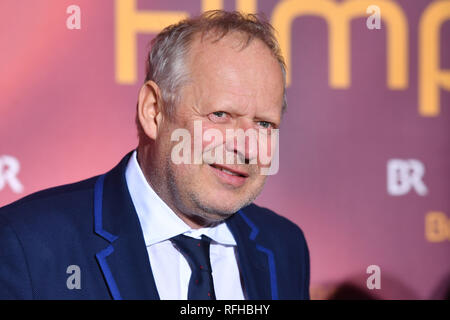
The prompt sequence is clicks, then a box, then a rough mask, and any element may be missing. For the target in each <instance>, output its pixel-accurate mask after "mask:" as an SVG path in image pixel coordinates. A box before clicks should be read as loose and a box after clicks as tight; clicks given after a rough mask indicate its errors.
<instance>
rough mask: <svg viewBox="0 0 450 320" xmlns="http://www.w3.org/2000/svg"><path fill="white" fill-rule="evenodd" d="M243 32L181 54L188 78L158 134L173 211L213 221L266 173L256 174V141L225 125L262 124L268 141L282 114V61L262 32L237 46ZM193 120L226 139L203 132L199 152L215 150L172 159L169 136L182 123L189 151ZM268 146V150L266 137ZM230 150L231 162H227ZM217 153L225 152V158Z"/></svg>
mask: <svg viewBox="0 0 450 320" xmlns="http://www.w3.org/2000/svg"><path fill="white" fill-rule="evenodd" d="M241 37H242V35H239V34H230V35H227V36H225V37H224V38H222V39H221V40H220V41H218V42H215V43H211V41H207V40H206V41H203V42H201V41H199V38H197V39H196V40H194V42H193V44H192V47H191V50H190V53H189V55H188V58H187V61H186V63H187V66H188V69H189V75H190V76H189V81H188V83H187V84H186V85H185V86H183V87H182V88H181V89H180V92H179V94H180V99H179V103H178V104H177V105H176V106H175V114H174V116H173V118H172V119H170V120H165V121H164V122H163V124H164V129H162V130H161V131H160V132H159V133H158V137H157V141H156V144H157V149H158V154H159V156H160V159H161V160H160V161H159V164H160V168H158V169H159V172H160V174H162V175H164V176H165V177H166V181H165V183H166V184H167V185H166V187H165V188H164V189H165V190H166V191H167V192H168V193H169V195H168V197H167V198H169V199H170V201H171V202H173V203H172V205H173V207H175V208H176V209H177V210H176V211H179V212H181V213H183V214H184V215H187V216H191V217H202V218H203V219H205V220H206V221H210V222H211V221H217V220H222V219H224V218H226V217H228V216H229V215H231V214H233V213H235V212H236V211H237V210H239V209H240V208H242V207H243V206H245V205H248V204H250V203H251V202H252V201H253V200H254V199H255V198H256V196H257V195H258V194H259V193H260V192H261V190H262V188H263V185H264V182H265V180H266V177H267V176H266V175H264V174H261V168H262V166H263V165H262V164H261V162H260V161H259V157H258V151H259V149H258V148H255V144H252V143H250V141H249V138H247V139H246V143H245V144H244V145H242V144H240V145H239V144H238V143H237V141H236V139H235V138H233V137H232V136H231V138H230V135H229V132H228V135H227V130H237V129H242V130H244V131H246V130H248V129H253V130H255V131H254V132H256V133H257V134H258V132H259V130H260V129H267V131H266V132H267V133H268V134H269V135H268V136H267V137H268V139H267V140H268V141H270V140H271V139H270V130H271V129H276V128H277V127H278V126H279V124H280V120H281V107H282V103H283V90H284V87H283V75H282V72H281V68H280V65H279V63H278V61H277V60H276V58H275V57H274V56H273V55H272V53H271V52H270V50H269V49H268V48H267V47H266V45H265V44H264V43H263V42H262V41H260V40H257V39H255V40H253V41H252V42H251V43H250V44H249V46H247V47H246V48H245V49H243V50H240V49H241V46H240V44H241V41H242V38H241ZM194 123H196V124H197V126H198V125H199V124H201V127H202V130H203V131H202V132H206V131H209V132H211V130H210V129H217V130H219V131H220V132H221V133H222V137H223V139H218V138H215V139H213V140H207V139H205V137H203V140H202V142H201V147H202V149H201V152H202V154H203V155H204V154H205V153H206V152H208V154H209V155H211V154H213V155H214V157H213V158H211V157H209V158H208V160H206V162H203V163H202V164H195V163H190V164H185V163H184V164H175V163H174V161H173V159H172V149H173V147H174V145H176V144H177V143H178V142H176V141H171V135H172V133H173V132H174V130H176V129H180V128H184V129H187V130H188V131H189V133H190V136H191V144H190V147H191V155H192V157H191V159H194V154H195V151H194V144H195V141H194V140H195V139H196V138H198V136H194ZM197 132H198V131H197ZM233 132H235V131H233ZM262 134H266V133H264V132H263V133H262ZM201 138H202V137H201V136H200V139H201ZM252 139H253V138H252ZM185 142H186V141H185ZM252 142H255V139H253V141H252ZM256 143H258V135H256ZM265 147H266V148H269V150H270V143H269V144H268V145H266V146H265ZM260 152H261V151H260ZM269 154H270V151H269ZM227 157H228V158H227ZM230 158H233V162H232V163H231V164H230V163H227V162H228V161H227V159H230ZM219 159H223V161H222V164H221V163H220V160H219ZM238 159H239V160H241V162H240V164H238V163H237V161H238ZM249 162H250V163H253V164H249ZM265 167H267V165H266V166H265ZM224 169H225V170H226V171H224Z"/></svg>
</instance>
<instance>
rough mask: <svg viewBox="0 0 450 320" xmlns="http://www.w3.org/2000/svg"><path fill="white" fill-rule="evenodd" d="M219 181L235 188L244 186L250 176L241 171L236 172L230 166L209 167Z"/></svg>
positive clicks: (217, 165)
mask: <svg viewBox="0 0 450 320" xmlns="http://www.w3.org/2000/svg"><path fill="white" fill-rule="evenodd" d="M209 166H210V167H211V168H212V170H213V172H214V173H215V174H216V176H217V177H218V178H219V180H220V181H221V182H223V183H225V184H229V185H232V186H235V187H240V186H242V185H243V184H244V183H245V182H246V180H247V178H248V177H249V174H248V173H246V172H243V171H240V170H236V169H234V168H230V167H228V166H224V165H221V164H216V163H213V164H210V165H209Z"/></svg>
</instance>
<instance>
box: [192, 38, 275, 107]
mask: <svg viewBox="0 0 450 320" xmlns="http://www.w3.org/2000/svg"><path fill="white" fill-rule="evenodd" d="M211 40H214V38H211V37H208V36H206V37H205V38H204V39H203V41H202V40H201V37H200V35H197V36H196V37H195V38H194V39H193V41H192V44H191V48H190V51H189V54H188V59H187V66H188V68H189V73H190V75H191V77H190V78H191V81H192V82H193V83H194V84H195V85H196V86H197V87H199V88H200V89H201V92H199V94H201V95H203V96H204V95H206V94H207V95H209V96H211V95H213V96H217V95H219V94H222V95H228V96H230V99H231V98H232V97H235V98H236V99H240V100H243V101H244V100H251V101H247V103H251V104H253V105H255V106H259V107H264V106H267V107H268V106H270V107H274V106H279V107H280V110H281V104H282V98H283V92H284V82H283V74H282V71H281V67H280V64H279V62H278V60H277V59H276V58H275V57H274V55H273V53H272V52H271V51H270V49H269V48H268V47H267V45H266V44H265V43H264V42H262V41H261V40H259V39H253V40H252V41H251V42H250V43H249V44H248V45H247V46H246V47H243V44H244V43H245V42H246V40H247V36H246V35H243V34H240V33H237V32H233V33H229V34H227V35H225V36H224V37H223V38H222V39H220V40H219V41H215V42H213V41H211Z"/></svg>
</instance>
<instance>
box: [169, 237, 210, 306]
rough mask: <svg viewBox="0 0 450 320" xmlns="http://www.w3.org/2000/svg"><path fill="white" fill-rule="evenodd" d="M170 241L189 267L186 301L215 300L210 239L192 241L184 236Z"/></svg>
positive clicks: (203, 238) (192, 239)
mask: <svg viewBox="0 0 450 320" xmlns="http://www.w3.org/2000/svg"><path fill="white" fill-rule="evenodd" d="M171 241H172V242H173V243H174V244H175V246H176V247H177V248H178V250H179V251H180V252H181V253H182V254H183V256H184V257H185V258H186V260H187V261H188V263H189V266H190V267H191V271H192V274H191V278H190V280H189V289H188V300H216V295H215V293H214V284H213V279H212V274H211V271H212V270H211V262H210V260H209V245H210V243H211V239H210V238H208V237H206V236H204V235H202V239H201V240H198V239H194V238H191V237H187V236H185V235H182V234H180V235H178V236H176V237H173V238H172V239H171Z"/></svg>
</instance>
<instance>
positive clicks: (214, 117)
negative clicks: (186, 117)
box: [208, 111, 228, 122]
mask: <svg viewBox="0 0 450 320" xmlns="http://www.w3.org/2000/svg"><path fill="white" fill-rule="evenodd" d="M208 117H209V119H210V120H211V121H215V122H218V121H219V122H222V121H226V120H227V119H228V113H226V112H225V111H215V112H212V113H210V114H209V116H208Z"/></svg>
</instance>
